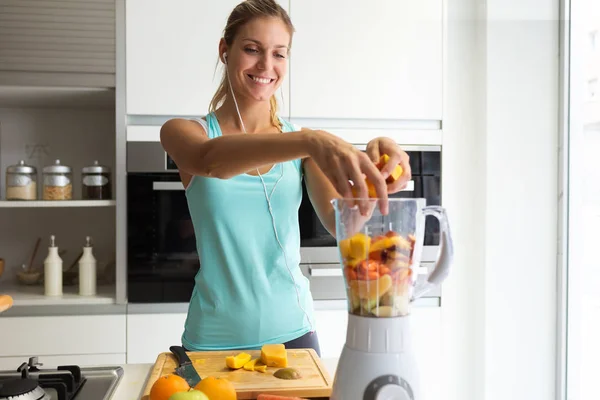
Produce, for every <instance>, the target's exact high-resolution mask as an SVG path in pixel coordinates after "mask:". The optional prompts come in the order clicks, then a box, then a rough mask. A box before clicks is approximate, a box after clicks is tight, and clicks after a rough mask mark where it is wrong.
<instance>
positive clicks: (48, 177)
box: [43, 160, 73, 200]
mask: <svg viewBox="0 0 600 400" xmlns="http://www.w3.org/2000/svg"><path fill="white" fill-rule="evenodd" d="M43 172H44V195H43V199H44V200H71V199H72V198H73V183H72V182H73V175H72V173H71V167H69V166H66V165H62V164H61V163H60V160H56V161H55V162H54V165H49V166H47V167H44V169H43Z"/></svg>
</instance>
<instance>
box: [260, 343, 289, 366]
mask: <svg viewBox="0 0 600 400" xmlns="http://www.w3.org/2000/svg"><path fill="white" fill-rule="evenodd" d="M260 360H261V362H262V363H263V364H265V365H266V366H267V367H278V368H285V367H287V365H288V360H287V351H286V350H285V345H283V344H265V345H264V346H263V347H262V348H261V351H260Z"/></svg>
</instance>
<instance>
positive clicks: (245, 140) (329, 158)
mask: <svg viewBox="0 0 600 400" xmlns="http://www.w3.org/2000/svg"><path fill="white" fill-rule="evenodd" d="M160 141H161V143H162V146H163V148H164V149H165V151H166V152H167V153H168V154H169V155H170V156H171V158H172V159H173V160H174V161H175V163H176V164H177V167H178V168H179V170H180V173H184V174H189V175H200V176H209V177H216V178H221V179H228V178H231V177H233V176H236V175H239V174H242V173H245V172H247V171H250V170H253V169H256V168H259V167H262V166H264V165H272V164H275V163H278V162H284V161H289V160H294V159H298V158H307V157H310V158H312V159H313V160H314V163H315V164H316V165H318V167H319V169H320V170H321V171H322V173H323V174H324V175H325V177H326V178H327V179H328V180H329V181H330V182H331V185H333V187H334V188H335V190H336V191H337V192H338V193H340V194H342V195H343V196H344V197H346V198H351V197H353V196H354V194H353V193H352V186H351V184H350V180H351V181H352V182H354V189H355V191H356V197H359V198H361V199H363V200H359V201H358V204H359V207H360V209H361V210H362V212H363V213H367V212H368V209H369V202H368V201H367V200H366V198H367V197H368V188H367V184H366V182H365V180H364V178H363V177H364V176H366V177H367V178H369V180H370V182H371V183H372V184H373V186H374V187H375V190H376V192H377V195H378V197H379V198H380V199H379V202H380V205H381V208H382V210H383V212H384V213H387V190H386V185H385V180H384V179H383V177H382V176H381V173H380V172H379V170H378V169H377V168H376V167H375V164H373V162H371V160H370V159H369V157H368V156H367V155H366V154H364V153H362V152H361V151H359V150H358V149H356V148H355V147H354V146H353V145H352V144H350V143H348V142H346V141H344V140H343V139H341V138H339V137H337V136H335V135H332V134H331V133H328V132H325V131H321V130H312V129H303V130H301V131H299V132H290V133H286V134H280V135H277V134H271V133H267V134H263V133H253V134H250V135H226V136H219V137H217V138H215V139H210V140H209V138H208V136H207V135H206V132H205V131H204V128H202V126H201V125H200V124H199V123H198V122H195V121H191V120H186V119H180V118H178V119H172V120H169V121H167V122H166V123H165V124H164V125H163V126H162V128H161V130H160Z"/></svg>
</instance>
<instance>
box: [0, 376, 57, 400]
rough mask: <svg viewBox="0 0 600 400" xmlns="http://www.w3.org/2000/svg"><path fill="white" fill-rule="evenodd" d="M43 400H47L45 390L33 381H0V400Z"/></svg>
mask: <svg viewBox="0 0 600 400" xmlns="http://www.w3.org/2000/svg"><path fill="white" fill-rule="evenodd" d="M17 398H18V399H19V400H21V399H22V400H43V399H47V398H48V397H46V393H45V392H44V390H43V389H42V388H41V387H39V386H38V383H37V381H36V380H33V379H11V380H7V381H0V400H4V399H7V400H11V399H17Z"/></svg>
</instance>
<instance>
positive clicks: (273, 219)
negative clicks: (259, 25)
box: [225, 55, 314, 332]
mask: <svg viewBox="0 0 600 400" xmlns="http://www.w3.org/2000/svg"><path fill="white" fill-rule="evenodd" d="M225 60H227V56H226V55H225ZM225 75H226V76H227V81H228V83H229V89H230V92H231V97H232V98H233V103H234V104H235V109H236V111H237V114H238V117H239V119H240V124H241V125H242V131H243V132H244V133H245V134H247V131H246V127H245V126H244V120H243V119H242V114H241V113H240V109H239V107H238V104H237V100H236V98H235V94H234V93H233V88H232V87H231V80H230V79H229V73H228V71H227V62H225ZM279 167H280V169H281V174H280V175H279V178H278V179H277V181H276V182H275V185H273V189H271V194H270V195H269V194H268V193H267V185H266V184H265V180H264V179H263V176H262V174H261V173H260V171H259V170H258V168H256V173H257V174H258V176H259V178H260V181H261V182H262V186H263V189H264V192H265V198H266V199H267V207H268V209H269V214H270V215H271V222H272V225H273V232H274V233H275V239H276V240H277V244H279V248H280V249H281V251H282V253H283V259H284V261H285V266H286V268H287V270H288V273H289V274H290V277H291V278H292V281H293V282H294V289H295V290H296V298H297V300H298V306H299V307H300V309H301V310H302V312H303V313H304V315H305V316H306V319H307V320H308V323H309V325H310V331H311V332H313V331H314V329H313V324H312V321H311V320H310V317H309V316H308V313H307V312H306V310H305V309H304V307H303V306H302V303H301V302H300V292H299V291H298V284H297V283H296V279H295V278H294V274H293V273H292V270H291V269H290V266H289V264H288V260H287V254H286V252H285V249H284V247H283V245H282V244H281V241H280V240H279V234H278V233H277V228H276V226H275V216H274V214H273V208H271V197H273V192H274V191H275V187H277V184H278V183H279V181H280V180H281V178H283V163H280V164H279Z"/></svg>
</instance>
